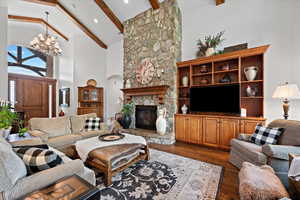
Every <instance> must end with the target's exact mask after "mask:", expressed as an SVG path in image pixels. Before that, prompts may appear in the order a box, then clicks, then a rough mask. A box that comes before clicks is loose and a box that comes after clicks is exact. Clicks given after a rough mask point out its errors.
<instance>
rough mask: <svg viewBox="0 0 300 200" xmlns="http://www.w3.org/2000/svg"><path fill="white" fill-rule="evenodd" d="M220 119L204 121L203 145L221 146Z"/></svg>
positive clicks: (207, 118)
mask: <svg viewBox="0 0 300 200" xmlns="http://www.w3.org/2000/svg"><path fill="white" fill-rule="evenodd" d="M219 122H220V120H219V118H213V117H206V118H205V119H204V131H203V144H204V145H207V146H212V147H218V146H219V130H220V128H219V127H220V126H219Z"/></svg>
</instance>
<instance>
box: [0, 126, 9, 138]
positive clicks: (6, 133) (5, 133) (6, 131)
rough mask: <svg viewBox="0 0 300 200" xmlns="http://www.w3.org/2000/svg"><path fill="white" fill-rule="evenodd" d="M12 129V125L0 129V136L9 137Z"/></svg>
mask: <svg viewBox="0 0 300 200" xmlns="http://www.w3.org/2000/svg"><path fill="white" fill-rule="evenodd" d="M10 131H11V127H10V128H8V129H1V130H0V136H1V137H3V138H5V139H7V138H8V136H9V134H10Z"/></svg>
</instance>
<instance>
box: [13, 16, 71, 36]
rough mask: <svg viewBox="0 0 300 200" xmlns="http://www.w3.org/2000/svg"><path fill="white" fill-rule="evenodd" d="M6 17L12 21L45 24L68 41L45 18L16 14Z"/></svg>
mask: <svg viewBox="0 0 300 200" xmlns="http://www.w3.org/2000/svg"><path fill="white" fill-rule="evenodd" d="M8 19H10V20H13V21H18V22H29V23H36V24H43V25H46V26H48V28H49V29H51V30H52V31H53V32H55V33H56V34H58V35H60V36H61V37H62V38H64V39H65V40H67V41H69V38H67V36H65V35H64V34H62V33H61V32H60V31H59V30H58V29H56V28H55V27H54V26H52V25H51V24H49V23H47V22H46V21H45V20H43V19H41V18H34V17H25V16H17V15H8Z"/></svg>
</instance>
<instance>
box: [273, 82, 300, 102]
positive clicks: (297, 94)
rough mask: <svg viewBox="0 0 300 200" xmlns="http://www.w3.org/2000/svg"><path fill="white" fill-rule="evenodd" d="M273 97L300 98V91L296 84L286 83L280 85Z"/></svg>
mask: <svg viewBox="0 0 300 200" xmlns="http://www.w3.org/2000/svg"><path fill="white" fill-rule="evenodd" d="M272 97H273V98H276V99H300V91H299V88H298V86H297V85H296V84H285V85H281V86H278V87H277V88H276V90H275V92H274V93H273V96H272Z"/></svg>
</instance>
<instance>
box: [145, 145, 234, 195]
mask: <svg viewBox="0 0 300 200" xmlns="http://www.w3.org/2000/svg"><path fill="white" fill-rule="evenodd" d="M150 147H151V148H154V149H158V150H161V151H165V152H169V153H174V154H177V155H181V156H184V157H188V158H192V159H196V160H200V161H204V162H208V163H213V164H217V165H221V166H223V167H224V173H223V179H222V181H221V187H220V191H219V196H218V199H219V200H238V199H239V196H238V169H237V168H236V167H234V166H233V165H232V164H230V163H229V162H228V158H229V152H224V151H220V150H216V149H211V148H206V147H201V146H198V145H193V144H186V143H182V142H177V143H176V144H174V145H159V144H150Z"/></svg>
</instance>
